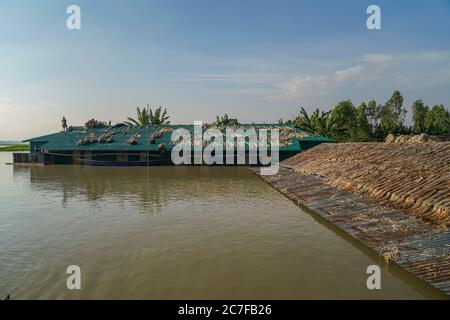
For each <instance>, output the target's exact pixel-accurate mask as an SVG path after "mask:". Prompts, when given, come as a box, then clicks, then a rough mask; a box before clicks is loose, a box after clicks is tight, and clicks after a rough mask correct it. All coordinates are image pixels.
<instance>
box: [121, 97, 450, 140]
mask: <svg viewBox="0 0 450 320" xmlns="http://www.w3.org/2000/svg"><path fill="white" fill-rule="evenodd" d="M411 110H412V119H413V125H412V126H407V125H406V124H405V116H406V113H407V110H406V109H405V108H404V106H403V96H402V95H401V93H400V92H399V91H395V92H394V93H393V94H392V96H391V97H390V98H389V99H388V100H387V101H386V102H385V103H384V104H381V103H377V102H376V101H375V100H371V101H369V102H367V103H366V102H362V103H361V104H360V105H359V106H355V105H354V104H353V103H352V101H351V100H344V101H341V102H339V103H338V104H337V105H336V106H335V107H334V108H333V109H331V110H330V111H322V110H320V109H319V108H317V109H316V110H315V111H314V112H312V113H311V114H310V115H308V113H307V112H306V111H305V109H304V108H301V110H300V114H299V115H298V116H296V117H294V118H293V119H292V120H289V121H283V120H282V119H280V120H279V124H290V125H293V126H295V127H296V128H299V129H301V130H304V131H307V132H310V133H313V134H318V135H321V136H325V137H329V138H333V139H335V140H337V141H341V142H367V141H384V139H385V138H386V136H387V135H388V134H391V133H392V134H406V135H409V134H421V133H427V134H430V135H439V136H450V113H449V111H448V110H447V108H445V107H444V106H443V105H442V104H439V105H435V106H433V107H429V106H427V105H425V104H424V103H423V101H422V100H416V101H414V103H413V104H412V106H411ZM136 111H137V117H136V119H133V118H130V117H129V118H128V119H127V120H128V121H126V122H125V123H126V124H128V125H132V126H147V125H163V124H169V123H170V121H169V115H168V114H167V110H166V109H164V110H163V109H162V107H158V108H156V109H155V110H154V111H153V110H152V109H151V108H150V107H149V106H148V105H147V107H146V108H142V109H140V108H137V110H136ZM214 124H215V125H217V126H230V125H237V124H239V121H238V119H237V118H231V117H229V116H228V115H227V114H225V115H224V116H221V117H219V116H217V118H216V121H215V122H214Z"/></svg>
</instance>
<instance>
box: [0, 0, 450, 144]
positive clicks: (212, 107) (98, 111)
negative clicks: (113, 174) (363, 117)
mask: <svg viewBox="0 0 450 320" xmlns="http://www.w3.org/2000/svg"><path fill="white" fill-rule="evenodd" d="M72 4H75V5H78V6H79V7H80V9H81V29H80V30H69V29H68V28H67V27H66V20H67V18H68V17H69V15H68V14H67V13H66V9H67V7H68V6H69V5H72ZM371 4H376V5H378V6H379V7H380V9H381V30H369V29H368V28H367V26H366V20H367V18H368V16H369V14H367V12H366V10H367V7H368V6H369V5H371ZM394 90H400V92H401V93H402V94H403V96H404V97H405V107H406V108H407V109H408V110H409V109H410V105H411V104H412V102H413V101H414V100H416V99H419V98H420V99H422V100H423V101H424V102H425V103H426V104H428V105H431V106H432V105H434V104H438V103H442V104H444V105H445V106H447V107H450V1H449V0H434V1H403V0H400V1H375V0H373V1H362V0H359V1H356V0H354V1H352V0H348V1H323V0H314V1H313V0H310V1H300V0H297V1H284V0H278V1H272V0H264V1H263V0H183V1H181V0H178V1H175V0H161V1H143V0H127V1H124V0H115V1H106V0H95V1H92V0H90V1H88V0H71V1H65V0H40V1H35V0H28V1H25V0H0V140H22V139H26V138H30V137H33V136H38V135H42V134H47V133H50V132H56V131H58V130H60V128H61V118H62V117H63V116H65V117H66V118H67V119H68V122H69V125H82V124H84V123H85V122H86V121H87V120H89V119H91V118H95V119H98V120H104V121H112V123H116V122H121V121H123V120H125V119H126V117H127V116H134V115H135V113H136V107H138V106H145V105H147V104H149V105H150V106H152V107H157V106H163V107H165V108H167V109H168V112H169V114H170V117H171V118H170V120H171V122H172V123H184V124H191V123H193V121H196V120H203V121H206V122H208V121H213V120H214V119H215V116H216V115H223V114H225V113H228V114H229V115H230V116H233V117H237V118H238V119H239V120H240V121H241V122H268V123H270V122H272V123H274V122H277V121H278V119H280V118H283V119H290V118H292V117H293V116H295V115H297V114H298V112H299V109H300V107H305V109H306V110H308V111H311V110H314V109H315V108H317V107H319V108H321V109H323V110H329V109H330V108H332V107H333V106H334V105H336V104H337V103H338V102H339V101H341V100H347V99H351V100H352V101H353V103H354V104H356V105H357V104H359V103H361V102H362V101H369V100H372V99H375V100H377V101H378V102H380V103H383V102H385V101H386V100H387V99H388V98H389V96H390V95H391V94H392V92H393V91H394ZM408 117H409V118H410V114H409V115H408ZM408 121H410V120H408Z"/></svg>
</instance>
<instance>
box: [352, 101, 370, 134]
mask: <svg viewBox="0 0 450 320" xmlns="http://www.w3.org/2000/svg"><path fill="white" fill-rule="evenodd" d="M356 124H357V127H358V129H357V135H356V140H355V141H369V140H370V136H371V134H372V126H371V124H370V123H369V119H368V111H367V105H366V103H365V102H363V103H361V104H360V105H359V107H358V108H356Z"/></svg>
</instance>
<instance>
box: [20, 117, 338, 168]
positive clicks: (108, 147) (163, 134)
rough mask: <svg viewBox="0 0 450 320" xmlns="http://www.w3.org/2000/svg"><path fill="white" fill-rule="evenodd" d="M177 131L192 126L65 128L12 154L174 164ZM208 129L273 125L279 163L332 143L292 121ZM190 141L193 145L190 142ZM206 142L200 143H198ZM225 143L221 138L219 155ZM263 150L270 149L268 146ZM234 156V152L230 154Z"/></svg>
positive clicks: (46, 160)
mask: <svg viewBox="0 0 450 320" xmlns="http://www.w3.org/2000/svg"><path fill="white" fill-rule="evenodd" d="M177 129H185V132H189V133H190V135H191V137H194V125H161V126H147V127H133V126H127V125H124V124H117V125H115V126H100V127H95V128H86V127H70V128H69V129H68V130H67V131H61V132H57V133H53V134H48V135H44V136H40V137H36V138H32V139H28V140H25V141H24V142H29V144H30V153H29V154H28V153H25V154H24V153H17V154H14V162H15V163H41V164H84V165H95V166H102V165H105V166H110V165H112V166H114V165H115V166H144V165H161V164H173V163H172V160H171V152H172V149H173V148H174V147H175V145H177V144H178V143H179V141H172V133H173V131H175V130H177ZM207 129H217V130H220V131H221V132H222V133H223V135H224V136H225V132H226V129H234V130H240V129H242V130H244V131H246V130H251V129H253V130H255V132H256V134H257V136H259V135H258V134H259V130H263V129H264V130H267V132H269V135H270V132H271V130H274V129H278V130H279V157H280V161H281V160H284V159H287V158H289V157H291V156H293V155H295V154H297V153H299V152H300V151H302V150H306V149H309V148H311V147H314V146H316V145H318V144H320V143H323V142H332V140H331V139H328V138H326V137H321V136H317V135H312V134H309V133H307V132H304V131H301V130H299V129H296V128H295V127H293V126H291V125H270V124H245V125H244V124H242V125H237V126H232V127H227V128H225V127H214V126H212V125H203V127H202V130H203V132H205V131H206V130H207ZM244 141H245V152H246V160H245V162H246V164H248V163H249V162H248V159H249V157H248V155H249V151H250V150H252V149H251V148H250V146H249V144H250V143H251V141H250V139H248V137H247V138H245V137H244ZM191 145H192V148H194V147H193V146H194V143H192V144H191ZM206 145H207V144H206V143H203V145H202V147H203V148H204V147H205V146H206ZM226 147H227V146H226V145H225V142H224V146H223V150H224V153H225V150H226ZM268 149H269V150H270V145H269V146H268ZM235 150H236V146H235ZM192 154H194V153H192ZM236 154H237V152H236V153H235V156H236ZM191 163H194V161H192V162H191ZM224 163H225V161H224ZM235 163H237V162H235Z"/></svg>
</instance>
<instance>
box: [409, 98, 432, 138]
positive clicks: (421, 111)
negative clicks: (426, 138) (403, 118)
mask: <svg viewBox="0 0 450 320" xmlns="http://www.w3.org/2000/svg"><path fill="white" fill-rule="evenodd" d="M411 109H412V113H413V132H414V133H416V134H418V133H422V132H425V131H426V127H425V118H426V116H427V113H428V110H429V109H430V108H428V106H426V105H424V104H423V102H422V100H416V101H414V103H413V105H412V106H411Z"/></svg>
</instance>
